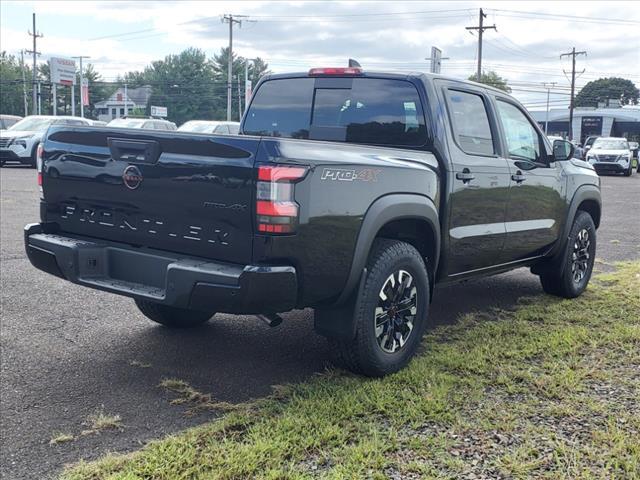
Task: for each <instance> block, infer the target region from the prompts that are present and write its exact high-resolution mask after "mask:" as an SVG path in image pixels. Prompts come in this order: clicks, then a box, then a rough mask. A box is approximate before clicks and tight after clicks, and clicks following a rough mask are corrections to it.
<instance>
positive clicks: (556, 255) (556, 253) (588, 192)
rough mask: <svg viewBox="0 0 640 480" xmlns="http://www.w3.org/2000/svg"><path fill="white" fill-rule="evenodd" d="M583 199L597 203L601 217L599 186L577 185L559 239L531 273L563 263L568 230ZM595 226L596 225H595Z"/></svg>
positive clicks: (532, 268) (554, 267) (537, 273)
mask: <svg viewBox="0 0 640 480" xmlns="http://www.w3.org/2000/svg"><path fill="white" fill-rule="evenodd" d="M585 200H593V201H595V202H596V203H597V204H598V207H599V208H600V217H602V196H601V194H600V188H599V187H598V186H597V185H591V184H589V185H581V186H580V187H578V188H577V189H576V191H575V193H574V194H573V197H572V198H571V202H570V203H569V208H568V209H567V216H566V220H565V223H564V225H563V226H562V231H561V234H560V236H559V237H558V238H559V240H558V242H557V243H556V245H555V246H554V247H553V248H552V249H551V251H550V252H549V253H548V255H547V257H546V260H544V261H542V262H540V263H538V264H536V265H534V266H533V267H531V271H532V273H535V274H536V275H539V274H541V273H544V272H546V271H548V270H549V269H556V268H557V267H558V263H560V264H561V265H562V264H563V262H562V259H563V256H564V253H565V250H566V249H565V247H566V245H567V241H568V240H569V232H570V231H571V227H572V226H573V220H574V219H575V218H576V214H577V212H578V206H580V204H581V203H582V202H584V201H585ZM596 228H597V226H596Z"/></svg>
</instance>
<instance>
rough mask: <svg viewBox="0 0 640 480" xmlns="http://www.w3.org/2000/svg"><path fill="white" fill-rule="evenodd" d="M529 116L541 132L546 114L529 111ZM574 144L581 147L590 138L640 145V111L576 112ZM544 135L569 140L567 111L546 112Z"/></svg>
mask: <svg viewBox="0 0 640 480" xmlns="http://www.w3.org/2000/svg"><path fill="white" fill-rule="evenodd" d="M531 115H532V116H533V118H534V119H535V120H536V121H537V122H538V124H539V125H540V127H542V129H543V130H544V124H545V120H546V117H547V112H546V110H534V111H531ZM571 130H572V134H573V135H572V136H573V139H574V140H577V141H579V142H580V143H584V141H585V139H586V138H587V137H588V136H590V135H597V136H603V137H625V138H626V139H627V140H630V141H635V142H637V141H640V107H638V106H628V107H617V108H616V107H598V108H582V107H581V108H576V109H575V110H574V111H573V125H571ZM547 135H557V136H560V137H568V136H569V109H568V108H562V109H555V108H552V109H551V110H549V125H548V127H547Z"/></svg>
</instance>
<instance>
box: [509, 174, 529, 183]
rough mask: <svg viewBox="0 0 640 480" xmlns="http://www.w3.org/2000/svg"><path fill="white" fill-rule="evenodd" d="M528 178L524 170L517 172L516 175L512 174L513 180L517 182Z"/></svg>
mask: <svg viewBox="0 0 640 480" xmlns="http://www.w3.org/2000/svg"><path fill="white" fill-rule="evenodd" d="M526 179H527V177H525V176H524V175H523V174H522V172H517V173H515V174H514V175H511V180H513V181H514V182H516V183H522V182H524V181H525V180H526Z"/></svg>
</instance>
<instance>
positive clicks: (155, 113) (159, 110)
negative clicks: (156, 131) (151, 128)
mask: <svg viewBox="0 0 640 480" xmlns="http://www.w3.org/2000/svg"><path fill="white" fill-rule="evenodd" d="M151 116H152V117H163V118H164V117H166V116H167V107H156V106H155V105H151Z"/></svg>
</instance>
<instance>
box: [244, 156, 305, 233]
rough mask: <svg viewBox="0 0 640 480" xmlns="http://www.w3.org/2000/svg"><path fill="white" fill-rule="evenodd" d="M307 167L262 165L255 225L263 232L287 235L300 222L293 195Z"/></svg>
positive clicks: (257, 186) (259, 173)
mask: <svg viewBox="0 0 640 480" xmlns="http://www.w3.org/2000/svg"><path fill="white" fill-rule="evenodd" d="M308 170H309V169H308V167H305V166H298V165H295V166H289V165H287V166H285V165H262V166H260V167H258V181H257V182H256V228H257V230H258V232H260V233H267V234H273V235H283V234H284V235H287V234H292V233H295V231H296V228H297V226H298V218H299V205H298V204H297V203H296V201H295V199H294V189H295V184H296V183H297V182H299V181H301V180H302V179H303V178H304V177H305V176H306V174H307V171H308Z"/></svg>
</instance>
